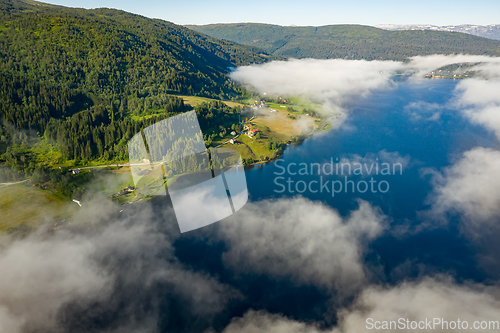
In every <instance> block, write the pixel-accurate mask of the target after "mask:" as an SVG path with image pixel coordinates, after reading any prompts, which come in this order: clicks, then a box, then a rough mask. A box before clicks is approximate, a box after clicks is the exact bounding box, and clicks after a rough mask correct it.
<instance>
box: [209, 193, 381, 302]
mask: <svg viewBox="0 0 500 333" xmlns="http://www.w3.org/2000/svg"><path fill="white" fill-rule="evenodd" d="M385 223H386V218H385V217H384V216H383V215H382V214H381V212H380V211H379V209H377V208H373V207H371V206H370V204H368V203H367V202H364V201H359V208H358V209H357V210H355V211H353V212H351V214H350V216H349V217H347V218H343V217H341V216H340V215H339V214H338V212H337V211H335V210H333V209H332V208H330V207H328V206H325V205H323V204H321V203H318V202H313V201H310V200H307V199H304V198H300V197H299V198H293V199H280V200H276V201H260V202H256V203H250V204H247V205H246V206H245V207H244V209H243V210H242V211H240V212H238V214H237V215H235V220H232V221H231V222H229V223H226V222H221V223H220V230H219V237H221V238H222V239H223V240H224V241H225V243H226V244H227V252H226V253H225V254H224V256H223V258H224V262H225V264H226V265H227V266H228V267H229V268H231V269H233V270H234V271H237V272H243V273H257V274H268V275H270V276H273V277H275V278H278V279H279V278H290V279H292V280H293V281H295V282H296V283H299V284H305V285H316V286H318V287H321V288H326V289H327V290H329V291H335V292H337V293H338V294H339V295H343V296H345V295H349V294H351V293H352V292H354V291H355V290H357V289H358V288H360V287H361V285H363V284H364V283H366V281H367V276H368V275H369V273H368V272H367V271H366V268H365V266H364V264H363V259H364V255H365V254H366V251H367V246H368V244H369V243H370V242H371V241H372V240H374V239H375V238H377V237H378V236H380V235H381V234H382V232H383V230H384V228H385Z"/></svg>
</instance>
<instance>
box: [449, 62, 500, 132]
mask: <svg viewBox="0 0 500 333" xmlns="http://www.w3.org/2000/svg"><path fill="white" fill-rule="evenodd" d="M495 67H498V71H499V74H500V65H498V66H495ZM499 91H500V77H496V78H491V79H488V80H484V79H469V80H463V81H461V82H460V83H459V84H458V85H457V87H456V90H455V95H456V97H455V100H454V104H455V105H456V106H457V107H458V108H460V109H461V110H462V112H463V113H464V114H465V116H466V117H467V118H468V119H469V120H470V121H471V122H473V123H476V124H479V125H482V126H484V127H486V128H487V129H489V130H491V131H494V133H495V134H496V136H497V138H498V139H500V94H499Z"/></svg>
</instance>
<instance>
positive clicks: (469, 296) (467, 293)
mask: <svg viewBox="0 0 500 333" xmlns="http://www.w3.org/2000/svg"><path fill="white" fill-rule="evenodd" d="M499 312H500V290H499V288H497V287H486V286H484V285H481V284H457V283H455V282H454V281H453V280H452V279H451V278H449V277H444V276H442V277H435V278H424V279H422V280H419V281H411V282H404V283H401V284H399V285H397V286H387V287H383V286H370V287H368V288H366V289H365V290H363V292H361V294H360V295H359V296H358V297H357V298H356V300H355V301H354V303H353V304H352V305H351V306H349V307H348V308H344V309H342V310H341V311H339V312H338V324H337V326H335V327H332V328H330V329H327V330H323V329H320V328H319V325H317V324H313V323H305V322H300V321H295V320H293V319H290V318H286V317H284V316H282V315H279V314H270V313H267V312H265V311H258V312H256V311H249V312H248V313H246V314H245V315H244V316H243V317H241V318H237V319H234V320H233V321H232V322H231V323H230V324H229V325H228V326H227V327H226V329H225V330H224V333H233V332H244V333H253V332H267V333H282V332H283V333H285V332H286V333H318V332H331V333H358V332H364V331H367V330H368V329H367V325H368V327H371V326H369V325H370V324H371V323H373V324H375V321H379V323H378V324H377V325H379V327H380V326H381V325H383V322H384V321H386V322H388V325H390V321H393V324H392V325H393V326H392V328H390V327H389V329H383V330H382V331H384V332H412V331H419V330H418V329H417V330H415V329H413V330H412V329H411V328H410V329H408V328H405V329H401V327H399V328H397V327H396V328H395V325H396V324H398V320H399V319H400V318H402V319H403V321H404V322H405V324H407V322H406V320H407V319H408V320H409V321H410V322H411V321H416V322H417V325H418V323H419V322H420V321H423V322H425V321H426V319H427V320H428V321H431V322H432V321H433V320H434V318H439V319H441V320H444V321H447V322H448V325H449V326H448V327H449V328H450V327H452V326H453V324H450V322H452V321H454V322H455V325H456V323H457V321H458V319H460V321H461V322H463V321H466V322H467V325H468V327H469V330H464V329H462V327H463V326H462V327H461V328H460V329H458V328H456V326H455V329H451V328H450V329H448V330H447V329H446V326H444V328H445V329H443V326H441V324H436V325H437V326H436V327H435V329H430V330H428V331H430V332H432V331H434V332H436V331H450V332H454V331H458V332H464V331H465V332H467V331H472V327H473V325H474V323H475V322H479V323H481V322H486V323H489V322H490V321H492V322H493V323H492V324H491V325H495V323H494V322H495V321H499V320H500V319H499V318H498V313H499ZM368 318H371V319H373V321H371V320H369V321H368V322H367V319H368ZM421 325H422V326H423V324H421ZM442 325H445V324H442ZM461 325H463V324H461ZM497 329H498V328H497ZM372 330H374V331H375V328H374V327H373V328H372ZM420 331H425V329H423V330H420Z"/></svg>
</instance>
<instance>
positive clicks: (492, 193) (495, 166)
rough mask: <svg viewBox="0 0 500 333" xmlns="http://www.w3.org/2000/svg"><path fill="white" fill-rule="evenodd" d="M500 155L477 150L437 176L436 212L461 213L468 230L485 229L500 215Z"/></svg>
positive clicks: (484, 149) (434, 208)
mask: <svg viewBox="0 0 500 333" xmlns="http://www.w3.org/2000/svg"><path fill="white" fill-rule="evenodd" d="M499 170H500V151H497V150H493V149H488V148H482V147H478V148H475V149H473V150H470V151H467V152H465V153H464V154H463V157H462V158H461V159H460V160H458V161H457V162H456V163H455V164H453V165H452V166H450V167H448V168H446V169H445V170H444V171H443V173H442V174H435V177H434V193H433V195H432V196H431V198H430V201H431V202H432V203H433V212H434V213H437V214H445V213H447V212H458V213H460V214H463V215H464V216H465V221H466V223H467V226H468V227H474V228H482V227H485V226H487V224H488V223H490V222H489V221H491V219H492V218H495V217H497V216H499V215H498V214H500V191H499V189H500V172H499Z"/></svg>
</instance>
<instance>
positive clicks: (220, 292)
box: [0, 198, 240, 333]
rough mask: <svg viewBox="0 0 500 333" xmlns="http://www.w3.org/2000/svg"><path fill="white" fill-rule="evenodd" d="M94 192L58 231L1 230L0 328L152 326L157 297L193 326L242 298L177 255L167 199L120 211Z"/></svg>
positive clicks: (166, 317)
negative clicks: (22, 233)
mask: <svg viewBox="0 0 500 333" xmlns="http://www.w3.org/2000/svg"><path fill="white" fill-rule="evenodd" d="M95 199H96V200H95V201H93V202H90V201H87V202H85V205H83V207H82V208H81V211H82V213H81V214H77V215H76V216H75V217H74V218H72V219H70V220H67V221H66V222H67V224H66V226H65V227H63V228H62V229H60V230H56V231H53V230H50V229H49V230H46V229H44V228H41V229H39V230H37V231H35V232H32V233H31V234H29V235H28V236H26V237H24V238H20V239H19V238H12V237H10V236H7V235H1V236H0V272H1V274H0V332H8V333H22V332H33V331H35V330H36V331H51V332H59V331H66V330H70V329H71V328H72V327H73V325H77V326H78V327H81V326H83V327H90V326H92V325H94V324H93V323H94V322H96V321H98V320H100V319H99V318H101V317H102V318H104V317H105V318H107V319H106V320H105V326H104V327H101V328H100V329H97V328H96V331H106V332H111V331H116V332H127V331H142V332H144V331H151V330H156V329H157V327H158V322H159V318H160V314H161V313H160V308H159V306H160V303H161V304H162V306H163V307H165V306H167V305H168V307H172V306H173V307H175V308H176V309H177V310H176V311H178V315H182V316H183V318H182V319H181V318H170V317H171V316H176V315H175V312H172V314H161V318H162V319H163V322H167V323H168V322H169V321H174V322H179V321H182V323H183V325H185V327H186V328H187V329H190V330H197V329H200V327H206V326H207V325H210V320H211V318H212V317H213V316H214V315H216V314H218V313H219V312H220V311H222V310H224V308H225V306H226V304H227V302H228V301H229V300H231V299H234V298H237V297H240V296H239V294H238V292H236V291H235V290H233V289H232V288H231V287H229V286H226V285H224V284H221V283H219V282H218V281H217V279H215V278H213V277H211V276H209V275H207V274H206V273H198V272H194V271H192V270H191V269H189V268H187V267H185V266H183V265H182V264H181V263H180V262H179V261H178V260H177V258H176V257H175V256H174V250H173V246H172V242H173V241H174V240H175V239H176V238H177V237H178V235H179V232H178V231H177V226H176V224H175V221H172V218H173V212H172V210H171V209H169V208H168V206H167V207H166V209H162V210H160V211H153V209H152V207H151V206H150V205H149V204H142V205H138V206H137V207H134V208H132V209H129V210H127V211H128V213H127V212H123V213H121V214H118V213H117V211H118V209H117V207H114V206H113V205H111V206H110V205H106V204H104V202H105V201H104V200H102V198H101V199H99V198H95ZM134 210H135V212H134ZM117 214H118V215H117ZM169 221H171V222H172V223H169ZM69 223H71V225H70V224H69ZM51 225H53V223H51V224H50V225H49V228H50V226H51ZM72 226H73V227H72ZM169 303H171V305H169ZM118 314H119V315H118ZM189 318H195V319H196V320H192V319H191V320H190V319H189ZM186 322H187V323H186ZM200 323H201V324H200ZM207 323H208V324H207ZM198 324H199V325H201V326H196V325H198ZM189 325H194V326H189ZM167 327H168V326H167ZM63 328H64V329H63Z"/></svg>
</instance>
